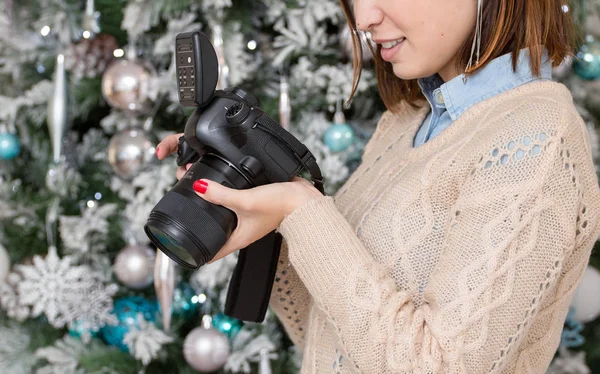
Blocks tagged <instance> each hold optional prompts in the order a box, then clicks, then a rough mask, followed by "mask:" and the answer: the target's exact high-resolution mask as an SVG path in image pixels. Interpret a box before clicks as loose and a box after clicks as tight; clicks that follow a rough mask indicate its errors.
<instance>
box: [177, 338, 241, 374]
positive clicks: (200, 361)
mask: <svg viewBox="0 0 600 374" xmlns="http://www.w3.org/2000/svg"><path fill="white" fill-rule="evenodd" d="M229 353H230V349H229V340H228V339H227V336H226V335H225V334H223V333H221V332H219V331H218V330H216V329H214V328H204V327H197V328H195V329H193V330H192V331H190V333H189V334H188V335H187V336H186V337H185V340H184V342H183V356H184V357H185V361H186V362H187V363H188V364H189V365H190V366H191V367H192V368H194V369H195V370H197V371H199V372H201V373H211V372H213V371H216V370H219V369H220V368H222V367H223V365H225V363H226V362H227V358H228V357H229Z"/></svg>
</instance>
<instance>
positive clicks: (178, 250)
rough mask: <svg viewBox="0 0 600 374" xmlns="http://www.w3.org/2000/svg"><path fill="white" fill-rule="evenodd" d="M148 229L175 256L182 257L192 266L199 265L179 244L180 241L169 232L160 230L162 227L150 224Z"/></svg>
mask: <svg viewBox="0 0 600 374" xmlns="http://www.w3.org/2000/svg"><path fill="white" fill-rule="evenodd" d="M148 230H149V231H150V233H151V235H152V236H153V237H154V238H155V239H156V240H158V242H159V243H160V244H161V246H162V247H163V248H165V249H166V250H167V251H168V252H170V253H171V254H172V255H173V256H175V257H177V258H179V259H181V260H182V261H183V262H185V263H186V264H189V265H190V266H193V267H195V266H197V263H196V260H194V258H193V257H192V256H191V255H190V254H189V253H188V251H187V250H186V249H185V248H183V247H182V246H181V245H179V244H178V241H177V240H176V239H174V238H172V237H171V236H169V234H167V233H164V232H162V231H160V229H158V228H156V227H153V226H149V227H148Z"/></svg>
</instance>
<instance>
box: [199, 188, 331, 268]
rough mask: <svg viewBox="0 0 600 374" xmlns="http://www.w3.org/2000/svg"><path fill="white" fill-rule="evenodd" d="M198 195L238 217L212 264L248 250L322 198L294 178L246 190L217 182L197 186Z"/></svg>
mask: <svg viewBox="0 0 600 374" xmlns="http://www.w3.org/2000/svg"><path fill="white" fill-rule="evenodd" d="M194 190H195V191H196V194H197V195H198V196H200V197H201V198H203V199H204V200H206V201H208V202H211V203H213V204H216V205H222V206H224V207H225V208H228V209H229V210H231V211H233V212H234V213H235V214H236V215H237V227H236V228H235V230H234V231H233V233H232V234H231V236H230V237H229V239H228V240H227V242H226V243H225V245H224V246H223V248H221V250H220V251H219V252H218V253H217V254H216V256H215V257H214V258H213V259H212V260H211V261H209V263H212V262H214V261H217V260H219V259H221V258H223V257H225V256H227V255H228V254H230V253H232V252H235V251H237V250H238V249H242V248H245V247H247V246H248V245H250V244H252V243H254V242H255V241H257V240H258V239H260V238H262V237H263V236H265V235H267V234H268V233H270V232H271V231H273V230H275V229H276V228H277V227H279V224H280V223H281V221H283V219H284V218H285V217H286V216H287V215H289V214H290V213H292V212H293V211H294V210H296V209H297V208H298V207H299V206H300V205H302V204H304V203H306V202H307V201H309V200H312V199H315V198H317V197H319V196H323V195H322V194H321V193H320V192H319V191H318V190H317V189H316V188H315V187H314V186H313V185H312V184H311V183H310V182H309V181H307V180H306V179H303V178H300V177H295V178H294V179H293V180H292V181H291V182H284V183H272V184H266V185H263V186H258V187H255V188H250V189H247V190H236V189H232V188H228V187H225V186H223V185H221V184H219V183H217V182H213V181H209V180H206V179H200V180H197V181H196V182H194Z"/></svg>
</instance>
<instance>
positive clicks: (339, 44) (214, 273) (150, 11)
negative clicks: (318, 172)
mask: <svg viewBox="0 0 600 374" xmlns="http://www.w3.org/2000/svg"><path fill="white" fill-rule="evenodd" d="M557 4H558V2H557ZM557 6H559V5H557ZM560 6H561V7H562V10H563V11H564V12H565V13H568V14H569V15H570V16H572V17H573V18H574V19H575V21H576V23H577V26H578V31H579V34H580V36H581V43H580V44H579V46H578V47H577V51H575V52H576V55H577V57H576V58H575V59H569V60H565V61H564V62H562V64H561V65H560V66H559V67H557V68H555V69H554V74H553V75H554V78H553V79H555V80H557V81H560V82H562V83H564V84H566V85H567V86H568V87H569V88H570V89H571V92H572V94H573V96H574V99H575V102H576V105H577V107H578V109H579V111H580V113H581V115H582V116H583V118H584V119H585V121H586V123H587V127H588V130H589V135H590V142H591V144H592V148H593V152H594V159H595V162H598V161H599V160H598V147H599V139H598V134H597V128H598V126H599V125H600V1H599V0H580V1H571V2H569V1H565V2H563V3H561V4H560ZM0 8H1V12H0V373H2V374H14V373H40V374H59V373H60V374H65V373H66V374H70V373H77V374H80V373H195V372H219V373H260V374H268V373H296V372H298V368H299V366H300V362H301V355H300V354H299V352H298V350H297V349H296V348H295V347H293V345H292V344H291V342H290V340H289V339H288V338H287V336H286V334H285V332H284V331H283V329H282V327H281V325H280V323H279V322H278V320H277V319H276V317H275V315H274V314H272V313H271V312H270V311H269V312H267V317H266V319H265V321H264V322H263V323H244V322H242V321H238V320H236V319H232V318H229V317H227V316H225V315H224V314H222V311H223V304H224V300H225V296H226V292H227V286H228V282H229V278H230V275H231V272H232V270H233V268H234V266H235V263H236V260H237V259H236V256H237V254H234V255H231V256H228V257H227V258H225V259H223V260H221V261H218V262H216V263H214V264H211V265H206V266H204V267H202V268H200V269H199V270H197V271H189V270H186V269H183V268H180V267H179V266H176V265H174V264H173V263H172V262H170V261H169V260H168V258H166V257H165V256H164V255H162V254H161V253H160V252H157V251H156V248H153V247H152V246H150V243H149V241H148V239H147V237H146V235H145V234H144V232H143V225H144V223H145V222H146V219H147V217H148V214H149V213H150V210H151V209H152V207H153V206H154V205H155V204H156V203H157V202H158V200H159V199H160V198H161V197H162V196H163V195H164V194H165V192H166V191H168V190H169V189H170V187H171V186H172V185H173V184H174V183H175V168H176V166H175V157H174V156H171V157H169V158H167V159H166V160H163V161H162V162H158V161H157V160H156V158H155V156H154V151H155V146H156V144H157V143H158V141H159V140H160V139H162V138H163V137H165V136H166V135H168V134H170V133H174V132H181V131H183V128H184V125H185V122H186V119H187V117H188V116H189V115H190V114H191V112H192V111H193V108H183V107H182V106H180V105H179V100H178V97H177V86H176V84H177V81H176V74H175V63H174V61H173V51H174V44H175V36H176V35H177V34H178V33H180V32H187V31H194V30H201V31H202V32H204V33H205V34H207V35H208V36H209V37H210V38H211V40H212V42H213V45H214V47H215V49H216V51H217V55H218V58H219V61H220V75H219V88H225V87H231V86H240V87H243V88H246V89H248V90H249V91H250V92H252V93H253V94H254V95H256V96H257V97H258V98H259V101H260V106H261V108H262V109H264V110H265V111H266V112H267V113H268V114H269V115H270V116H271V117H272V118H273V119H276V120H278V121H279V122H280V123H281V125H282V126H283V127H284V128H286V129H288V130H289V131H290V132H292V133H293V134H294V135H296V136H297V137H298V138H299V139H300V140H301V141H302V142H304V144H306V145H307V146H308V148H309V149H311V150H312V151H313V153H314V154H315V155H316V156H317V159H318V163H319V164H320V165H321V169H322V171H323V174H324V175H325V176H326V190H327V192H328V193H329V194H334V193H335V192H336V190H337V189H338V188H339V187H340V186H341V184H342V183H343V182H344V181H345V180H346V179H347V177H348V176H349V174H350V173H352V171H353V170H354V169H355V168H356V167H357V165H358V164H359V163H360V161H361V154H362V150H363V147H364V144H365V143H366V142H367V140H368V139H369V137H370V136H371V134H372V132H373V130H374V128H375V124H376V123H377V120H378V119H379V117H380V115H381V113H382V112H383V110H384V106H383V104H382V102H381V100H380V99H379V96H378V91H377V86H376V80H375V77H374V72H373V67H372V64H371V59H372V57H371V55H370V54H371V52H370V51H369V49H368V47H367V44H366V43H368V41H367V38H366V37H365V36H364V35H362V36H361V38H362V40H363V42H364V43H365V44H364V49H365V53H364V54H363V56H362V58H363V60H364V63H365V66H366V68H365V70H364V72H363V75H362V79H361V81H360V84H359V86H358V94H357V96H356V97H355V99H354V100H353V102H352V103H351V105H349V106H347V107H346V106H344V105H343V104H344V103H345V102H346V100H347V99H348V98H349V95H350V91H351V84H352V58H351V54H352V43H351V40H350V33H349V31H348V28H347V26H346V21H345V19H344V16H343V13H342V12H341V9H340V7H339V5H338V3H337V0H287V1H282V0H196V1H190V0H87V1H85V0H78V1H75V0H19V1H14V0H3V1H2V3H1V4H0ZM597 170H599V171H600V169H599V168H598V167H597ZM597 249H598V248H596V249H595V251H594V252H593V255H592V259H591V262H590V266H589V268H588V270H587V271H586V274H585V277H584V279H583V281H582V283H581V286H580V287H579V289H578V291H577V295H576V297H575V299H574V301H573V305H572V307H571V311H570V313H569V316H568V318H567V320H566V321H565V325H564V331H563V336H562V341H561V345H560V348H559V350H558V351H557V353H556V357H555V359H554V361H553V363H552V365H551V367H550V369H549V373H572V374H586V373H600V319H599V318H598V316H599V315H600V297H599V294H600V272H599V271H598V270H597V269H600V256H599V255H598V250H597ZM198 347H202V348H201V349H198Z"/></svg>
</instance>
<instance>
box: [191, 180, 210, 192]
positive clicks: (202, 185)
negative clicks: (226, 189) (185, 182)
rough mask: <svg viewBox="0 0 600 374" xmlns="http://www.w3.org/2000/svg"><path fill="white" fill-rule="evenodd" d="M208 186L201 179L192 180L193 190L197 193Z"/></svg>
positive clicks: (204, 190)
mask: <svg viewBox="0 0 600 374" xmlns="http://www.w3.org/2000/svg"><path fill="white" fill-rule="evenodd" d="M207 188H208V183H206V182H204V181H202V180H197V181H195V182H194V191H196V192H198V193H202V194H203V193H205V192H206V189H207Z"/></svg>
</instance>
